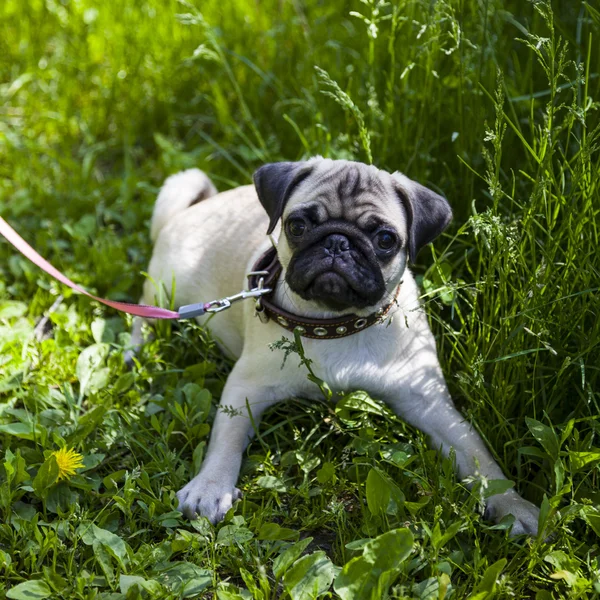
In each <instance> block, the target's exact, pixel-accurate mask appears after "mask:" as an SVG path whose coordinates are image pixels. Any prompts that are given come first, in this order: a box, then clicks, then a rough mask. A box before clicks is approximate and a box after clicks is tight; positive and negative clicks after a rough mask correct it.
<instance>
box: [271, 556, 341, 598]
mask: <svg viewBox="0 0 600 600" xmlns="http://www.w3.org/2000/svg"><path fill="white" fill-rule="evenodd" d="M334 576H335V567H334V565H333V563H332V562H331V561H330V560H329V558H328V557H327V556H326V554H325V552H322V551H319V552H314V553H313V554H309V555H307V556H303V557H302V558H299V559H298V560H297V561H296V562H295V563H294V564H293V565H292V566H291V568H290V569H288V570H287V571H286V573H285V575H284V576H283V584H284V586H285V589H286V591H287V592H288V594H289V595H290V596H291V598H292V600H312V599H313V598H318V597H319V596H320V595H321V594H324V593H325V592H326V591H327V590H328V589H329V587H330V586H331V582H332V581H333V578H334Z"/></svg>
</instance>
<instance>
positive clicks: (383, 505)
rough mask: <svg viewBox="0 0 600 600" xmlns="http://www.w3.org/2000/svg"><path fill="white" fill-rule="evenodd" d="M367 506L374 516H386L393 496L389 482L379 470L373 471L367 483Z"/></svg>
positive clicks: (370, 472) (368, 476)
mask: <svg viewBox="0 0 600 600" xmlns="http://www.w3.org/2000/svg"><path fill="white" fill-rule="evenodd" d="M366 494H367V506H368V507H369V510H370V511H371V514H372V515H375V516H379V515H383V514H385V511H386V510H387V507H388V504H389V502H390V496H391V494H392V492H391V489H390V486H389V485H388V482H387V481H386V480H385V479H384V478H383V477H382V476H381V474H380V473H379V471H378V470H377V469H371V470H370V471H369V474H368V475H367V482H366Z"/></svg>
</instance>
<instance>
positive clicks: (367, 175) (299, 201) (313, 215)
mask: <svg viewBox="0 0 600 600" xmlns="http://www.w3.org/2000/svg"><path fill="white" fill-rule="evenodd" d="M253 179H254V186H252V185H248V186H243V187H238V188H236V189H232V190H229V191H226V192H223V193H217V190H216V189H215V187H214V185H213V184H212V183H211V181H210V180H209V178H208V177H207V176H206V175H205V174H204V173H203V172H201V171H199V170H198V169H190V170H187V171H183V172H181V173H178V174H176V175H173V176H171V177H169V178H168V179H167V180H166V182H165V184H164V186H163V188H162V189H161V191H160V193H159V196H158V199H157V202H156V206H155V208H154V213H153V217H152V227H151V236H152V240H153V242H154V251H153V256H152V259H151V261H150V266H149V268H148V273H149V275H150V277H149V278H148V279H147V280H146V282H145V285H144V292H143V296H142V302H145V303H151V302H152V301H154V299H155V298H156V296H157V289H156V285H157V282H164V285H165V286H166V287H167V288H168V287H169V286H170V283H171V282H172V280H173V278H174V279H175V281H176V286H175V290H176V291H175V298H172V299H171V300H172V301H173V302H174V304H175V305H176V306H181V305H186V304H192V303H197V302H199V301H200V300H206V299H209V298H223V297H226V296H231V295H233V294H236V293H238V292H239V291H240V290H241V289H244V288H245V286H246V285H247V281H246V277H247V273H248V272H251V271H259V273H258V274H256V275H253V276H252V277H251V279H252V278H253V279H252V280H253V281H254V282H255V283H256V284H257V285H259V286H260V285H262V286H263V288H265V287H266V286H267V285H269V286H272V292H271V294H270V295H268V296H264V297H263V299H261V300H259V301H258V304H255V303H254V302H252V301H246V302H243V303H239V304H235V305H232V306H231V308H230V309H229V310H227V311H225V312H223V313H222V314H220V315H215V316H214V317H213V318H211V319H210V321H207V318H208V315H204V316H201V317H199V318H198V322H199V323H201V324H202V323H206V326H207V327H208V329H209V330H210V331H211V334H212V336H213V337H214V339H215V340H216V341H217V343H218V344H219V346H220V347H221V349H222V350H223V351H224V352H225V353H226V354H228V355H229V356H231V357H233V358H234V359H235V360H236V362H235V365H234V367H233V369H232V371H231V373H230V375H229V377H228V378H227V382H226V384H225V387H224V389H223V394H222V398H221V403H220V407H219V410H218V411H217V415H216V418H215V422H214V425H213V431H212V435H211V438H210V443H209V447H208V450H207V454H206V457H205V459H204V462H203V464H202V468H201V470H200V472H199V473H198V475H196V477H194V478H193V479H192V480H191V481H190V482H189V483H188V484H187V485H186V486H185V487H183V488H182V489H181V490H180V491H179V492H178V493H177V498H178V500H179V507H180V510H181V511H182V512H183V513H184V514H185V515H186V516H187V517H189V518H195V517H197V516H205V517H207V518H208V519H209V520H210V521H211V522H212V523H213V524H214V523H217V522H219V521H220V520H222V519H223V517H224V516H225V514H226V513H227V511H228V510H229V509H230V508H231V507H232V504H233V503H234V502H235V501H236V500H237V499H238V498H239V497H240V491H239V490H238V489H237V488H236V483H237V479H238V476H239V471H240V466H241V462H242V454H243V452H244V450H245V448H246V446H247V444H248V443H249V441H250V439H251V437H252V435H253V427H252V425H251V421H252V420H253V421H254V422H255V423H256V422H258V421H259V419H260V417H261V415H262V413H263V411H264V410H265V409H266V408H268V407H270V406H272V405H273V404H275V403H276V402H279V401H281V400H285V399H287V398H290V397H294V396H299V397H305V398H318V397H319V395H320V393H321V392H320V390H319V388H318V386H317V385H316V384H315V383H313V382H312V381H310V380H309V379H308V378H307V377H306V374H305V373H304V372H303V371H302V370H301V369H299V368H298V367H297V365H296V364H294V361H290V360H288V361H286V362H285V363H284V365H283V366H281V356H280V355H279V353H277V352H273V351H272V350H271V349H270V345H271V344H272V343H273V342H276V341H278V340H281V338H282V337H285V338H288V339H290V340H293V339H294V330H297V331H299V332H300V334H301V335H302V341H303V347H304V351H305V353H306V355H307V356H308V357H309V358H310V359H311V360H312V368H313V370H314V372H315V374H316V375H317V376H318V377H319V378H321V379H322V380H324V381H326V382H327V383H328V384H329V385H330V387H331V389H332V390H333V391H334V392H342V391H348V390H354V389H360V390H365V391H367V392H368V393H369V394H371V395H372V396H373V397H375V398H378V399H380V400H382V401H384V402H386V403H387V404H388V405H389V406H390V407H391V408H392V409H393V411H394V412H395V413H396V414H398V415H399V416H400V417H401V418H402V419H404V420H405V421H407V422H408V423H410V424H411V425H413V426H415V427H417V428H418V429H420V430H422V431H423V432H424V433H425V434H427V435H428V436H429V438H430V440H431V443H432V445H433V446H434V447H435V448H439V449H441V450H442V451H443V452H444V453H445V454H446V455H447V454H448V453H449V452H450V450H451V449H453V452H454V455H455V460H456V466H457V470H458V474H459V476H460V477H462V478H470V477H482V478H487V479H492V480H493V479H505V477H504V474H503V473H502V471H501V469H500V467H499V466H498V465H497V464H496V462H495V461H494V459H493V458H492V456H491V455H490V453H489V452H488V450H487V449H486V447H485V444H484V442H483V441H482V440H481V438H480V437H479V435H478V434H477V433H476V432H475V430H474V429H473V427H471V425H470V424H469V423H467V422H466V421H465V420H464V419H463V417H462V416H461V414H460V413H459V412H458V411H457V409H456V408H455V407H454V405H453V402H452V400H451V398H450V395H449V393H448V389H447V387H446V382H445V380H444V376H443V374H442V370H441V367H440V364H439V361H438V358H437V352H436V347H435V341H434V338H433V335H432V333H431V330H430V328H429V325H428V322H427V318H426V315H425V313H424V311H423V309H422V308H421V306H420V303H419V290H418V287H417V285H416V283H415V280H414V278H413V276H412V274H411V272H410V270H409V269H408V268H407V263H408V262H409V261H411V262H413V263H414V261H415V258H416V256H417V253H418V252H419V250H420V249H421V248H422V247H423V246H425V245H426V244H428V243H429V242H431V241H432V240H433V239H435V238H436V237H437V236H438V235H439V234H440V233H441V232H442V231H443V230H444V229H445V228H446V226H447V225H448V223H449V222H450V220H451V217H452V211H451V208H450V206H449V204H448V202H447V201H446V200H445V199H444V198H443V197H441V196H440V195H438V194H436V193H435V192H433V191H432V190H430V189H428V188H426V187H424V186H422V185H420V184H419V183H417V182H415V181H413V180H411V179H409V178H408V177H406V176H405V175H403V174H401V173H400V172H395V173H392V174H390V173H388V172H385V171H382V170H379V169H377V168H376V167H374V166H368V165H365V164H362V163H359V162H352V161H346V160H330V159H325V158H322V157H315V158H312V159H310V160H307V161H302V162H279V163H272V164H267V165H264V166H263V167H261V168H259V169H258V170H257V171H256V173H255V174H254V177H253ZM265 234H268V235H265ZM267 263H269V264H267ZM269 265H270V266H269ZM273 265H274V266H273ZM265 282H266V283H265ZM267 289H268V288H267ZM257 316H258V317H259V318H257ZM133 340H134V342H133V343H134V345H136V346H139V345H140V344H141V343H142V321H141V319H139V318H138V319H136V321H135V322H134V330H133ZM248 410H250V411H251V414H250V415H249V414H248ZM250 417H251V418H250ZM509 514H511V515H513V516H514V523H513V526H512V530H511V533H512V535H517V534H532V535H535V534H536V533H537V528H538V515H539V509H538V508H537V507H536V506H535V505H533V504H532V503H530V502H528V501H526V500H525V499H523V498H522V497H521V496H520V495H519V494H518V493H517V492H516V491H514V490H513V489H509V490H508V491H506V492H504V493H501V494H497V495H494V496H491V497H490V498H489V499H488V500H487V509H486V516H487V517H489V518H491V519H493V520H496V521H499V520H501V519H502V518H503V517H505V516H506V515H509Z"/></svg>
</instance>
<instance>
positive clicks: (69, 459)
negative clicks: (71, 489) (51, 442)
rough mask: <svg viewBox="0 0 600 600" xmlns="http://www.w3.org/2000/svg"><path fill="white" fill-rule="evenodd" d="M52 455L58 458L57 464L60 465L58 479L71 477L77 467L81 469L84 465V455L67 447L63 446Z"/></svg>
mask: <svg viewBox="0 0 600 600" xmlns="http://www.w3.org/2000/svg"><path fill="white" fill-rule="evenodd" d="M52 455H53V456H54V458H55V459H56V464H57V465H58V480H59V481H60V480H61V479H70V478H71V477H72V476H73V475H75V469H79V468H81V467H83V466H84V465H83V460H82V459H83V456H81V454H79V452H75V450H73V449H71V450H67V449H66V448H61V449H60V450H57V451H56V452H53V453H52Z"/></svg>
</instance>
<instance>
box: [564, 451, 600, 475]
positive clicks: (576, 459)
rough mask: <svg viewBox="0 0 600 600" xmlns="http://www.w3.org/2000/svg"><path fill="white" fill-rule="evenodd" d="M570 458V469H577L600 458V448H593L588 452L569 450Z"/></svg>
mask: <svg viewBox="0 0 600 600" xmlns="http://www.w3.org/2000/svg"><path fill="white" fill-rule="evenodd" d="M569 458H570V460H571V469H573V471H579V470H580V469H583V468H584V467H585V466H587V465H589V464H590V463H593V462H596V461H597V460H600V449H596V448H594V449H593V450H589V451H588V452H569Z"/></svg>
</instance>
